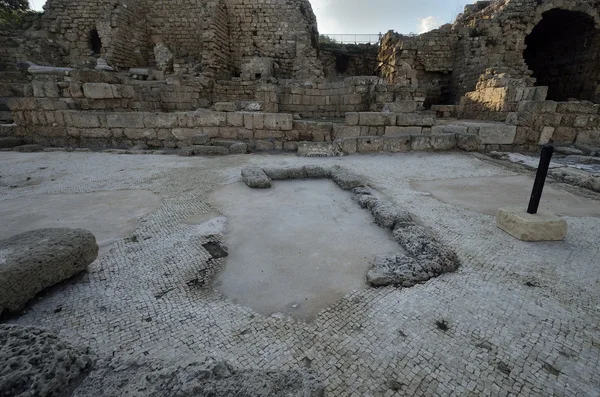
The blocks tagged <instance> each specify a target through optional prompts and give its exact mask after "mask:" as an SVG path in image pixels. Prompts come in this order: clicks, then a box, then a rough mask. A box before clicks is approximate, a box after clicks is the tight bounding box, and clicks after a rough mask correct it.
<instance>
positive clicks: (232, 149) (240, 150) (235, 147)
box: [229, 142, 248, 154]
mask: <svg viewBox="0 0 600 397" xmlns="http://www.w3.org/2000/svg"><path fill="white" fill-rule="evenodd" d="M229 153H231V154H246V153H248V145H246V144H245V143H243V142H237V143H234V144H232V145H231V146H229Z"/></svg>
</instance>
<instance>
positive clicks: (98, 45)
mask: <svg viewBox="0 0 600 397" xmlns="http://www.w3.org/2000/svg"><path fill="white" fill-rule="evenodd" d="M90 50H91V51H92V53H94V54H95V55H98V54H100V51H102V40H101V39H100V35H99V34H98V31H97V30H96V29H92V31H91V32H90Z"/></svg>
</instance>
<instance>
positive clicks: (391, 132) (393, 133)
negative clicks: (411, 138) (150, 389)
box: [385, 126, 423, 137]
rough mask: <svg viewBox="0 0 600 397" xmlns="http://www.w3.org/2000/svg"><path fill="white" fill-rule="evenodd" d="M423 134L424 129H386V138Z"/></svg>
mask: <svg viewBox="0 0 600 397" xmlns="http://www.w3.org/2000/svg"><path fill="white" fill-rule="evenodd" d="M422 132H423V128H422V127H394V126H392V127H385V136H390V137H391V136H405V135H416V134H420V133H422Z"/></svg>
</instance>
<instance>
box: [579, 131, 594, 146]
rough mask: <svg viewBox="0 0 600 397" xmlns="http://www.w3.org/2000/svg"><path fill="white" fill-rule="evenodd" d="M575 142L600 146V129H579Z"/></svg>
mask: <svg viewBox="0 0 600 397" xmlns="http://www.w3.org/2000/svg"><path fill="white" fill-rule="evenodd" d="M575 142H576V143H577V144H582V145H595V146H600V131H598V130H596V131H594V130H587V131H579V133H578V134H577V139H576V140H575Z"/></svg>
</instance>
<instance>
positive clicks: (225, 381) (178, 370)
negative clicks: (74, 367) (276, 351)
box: [73, 357, 324, 397]
mask: <svg viewBox="0 0 600 397" xmlns="http://www.w3.org/2000/svg"><path fill="white" fill-rule="evenodd" d="M73 396H74V397H92V396H94V397H109V396H110V397H113V396H129V397H153V396H155V397H158V396H170V397H188V396H189V397H191V396H207V397H208V396H222V397H226V396H231V397H233V396H240V397H251V396H252V397H280V396H286V397H322V396H324V386H323V384H322V383H321V382H320V381H319V380H318V379H317V378H316V376H315V375H314V374H313V373H311V372H303V371H298V370H291V371H262V370H236V369H234V368H233V367H232V366H231V365H229V364H228V363H227V362H225V361H223V360H218V359H216V358H212V357H208V358H204V359H202V358H200V359H197V358H180V357H178V358H172V359H170V358H167V359H165V358H161V359H150V358H146V357H141V358H138V359H133V358H132V359H115V360H113V361H111V362H109V363H107V364H106V365H102V366H101V369H99V370H97V371H94V372H93V373H92V374H91V375H90V376H89V377H88V378H87V379H86V380H85V381H84V382H83V383H82V384H81V386H80V387H79V388H77V390H76V391H75V393H74V395H73Z"/></svg>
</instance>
